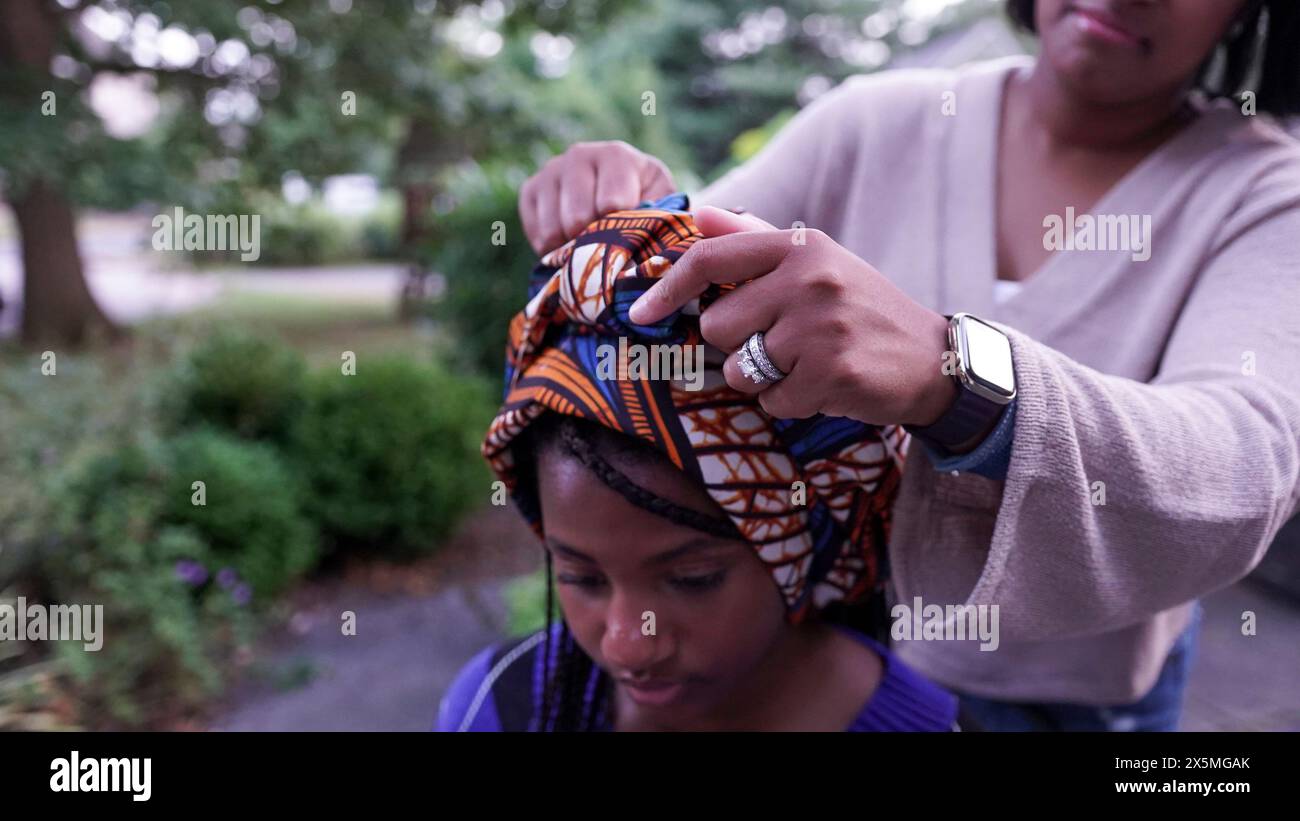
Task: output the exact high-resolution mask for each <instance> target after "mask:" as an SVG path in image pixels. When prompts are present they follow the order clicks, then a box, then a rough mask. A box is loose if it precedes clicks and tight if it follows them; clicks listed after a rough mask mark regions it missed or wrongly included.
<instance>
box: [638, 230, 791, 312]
mask: <svg viewBox="0 0 1300 821" xmlns="http://www.w3.org/2000/svg"><path fill="white" fill-rule="evenodd" d="M790 233H791V232H789V231H746V232H743V233H739V234H727V235H726V236H723V237H711V238H707V239H702V240H699V241H697V242H696V243H695V244H694V245H692V246H691V247H690V248H689V249H687V251H686V253H684V254H682V255H681V256H680V257H679V258H678V259H677V262H675V263H673V266H672V267H671V268H669V269H668V273H666V274H664V276H663V278H662V279H660V280H659V281H658V282H656V283H655V284H654V285H652V286H651V287H650V290H648V291H646V292H645V293H644V294H642V295H641V296H640V298H639V299H637V301H636V302H635V303H633V305H632V308H631V310H629V311H628V317H629V318H630V319H631V320H632V321H633V322H636V323H637V324H640V325H648V324H650V323H652V322H658V321H659V320H660V319H663V318H664V317H665V316H668V315H669V314H671V313H672V312H673V311H675V310H677V309H678V308H681V307H682V306H683V305H685V304H686V303H687V302H690V301H691V300H692V299H694V298H696V297H698V296H699V295H700V294H702V293H704V292H705V291H706V290H707V289H708V287H709V286H710V285H712V284H714V283H721V282H745V281H747V280H750V279H753V278H755V277H760V276H763V275H764V274H766V273H768V272H769V271H772V270H773V269H775V268H776V267H777V266H778V265H780V264H781V261H782V260H783V259H785V257H786V255H787V254H789V253H790V251H791V249H792V248H793V247H794V245H793V243H792V241H791V238H790V236H789V235H790Z"/></svg>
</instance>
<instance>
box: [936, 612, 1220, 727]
mask: <svg viewBox="0 0 1300 821" xmlns="http://www.w3.org/2000/svg"><path fill="white" fill-rule="evenodd" d="M1201 614H1202V607H1201V603H1200V602H1197V603H1196V605H1195V607H1193V608H1192V618H1191V621H1189V622H1188V624H1187V629H1185V630H1184V631H1183V633H1182V635H1181V636H1179V637H1178V639H1177V640H1176V641H1175V642H1174V646H1173V647H1172V648H1170V650H1169V656H1168V658H1166V659H1165V664H1164V667H1162V668H1161V670H1160V676H1159V677H1158V678H1157V679H1156V683H1155V685H1154V686H1153V687H1152V688H1151V690H1150V691H1149V692H1148V693H1147V694H1146V695H1145V696H1143V697H1142V698H1141V699H1139V700H1138V701H1135V702H1134V703H1132V704H1120V705H1113V706H1105V707H1096V706H1092V705H1086V704H1060V703H1049V702H1006V701H991V700H989V699H985V698H980V697H978V696H971V695H966V694H964V693H959V694H958V695H959V696H960V698H961V705H962V707H963V708H964V709H965V711H966V713H967V714H968V715H970V716H971V717H972V718H974V719H975V721H976V722H978V723H979V725H980V727H981V728H982V729H984V730H991V731H995V732H1024V731H1048V732H1053V731H1060V732H1080V731H1082V732H1138V731H1142V732H1173V731H1174V730H1177V729H1178V718H1179V715H1180V714H1181V713H1182V709H1183V692H1184V691H1185V690H1186V689H1187V679H1188V675H1189V674H1190V673H1191V669H1192V662H1193V660H1194V659H1195V656H1196V635H1197V633H1198V632H1199V630H1200V626H1201Z"/></svg>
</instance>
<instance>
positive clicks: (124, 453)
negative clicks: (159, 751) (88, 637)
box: [42, 435, 252, 727]
mask: <svg viewBox="0 0 1300 821" xmlns="http://www.w3.org/2000/svg"><path fill="white" fill-rule="evenodd" d="M240 446H243V445H242V444H241V445H240ZM172 470H173V468H172V464H171V459H170V458H169V455H168V453H167V447H166V446H165V445H164V444H163V443H161V442H159V441H158V440H156V439H154V438H153V437H151V436H148V435H141V436H139V437H137V438H136V439H134V440H130V441H127V442H125V443H122V444H119V445H117V446H115V447H113V448H111V449H110V450H108V451H106V452H101V453H99V454H97V455H94V456H86V457H84V458H81V459H78V460H76V461H74V462H73V463H72V464H70V465H69V466H68V468H67V469H66V471H65V472H63V473H62V474H61V475H60V476H59V478H58V479H57V480H56V482H55V486H56V489H57V500H58V501H57V503H56V507H57V514H56V525H55V528H54V533H55V535H56V537H57V548H56V549H53V550H51V551H50V552H49V553H47V555H46V556H45V557H44V568H43V574H42V575H43V577H44V579H45V583H44V584H45V588H46V589H45V590H44V591H43V592H44V593H45V594H46V598H48V599H49V600H51V601H54V602H58V603H64V604H92V605H93V604H100V605H103V617H104V620H103V625H102V639H103V645H102V647H101V649H100V650H98V651H95V652H90V651H87V650H86V649H85V648H84V647H83V645H82V644H81V643H77V642H56V643H54V652H55V654H56V657H57V658H59V659H60V660H61V661H62V662H63V665H64V669H65V670H67V671H68V672H70V673H71V676H72V678H73V680H74V681H75V683H76V685H77V687H76V700H77V706H78V710H79V712H80V714H81V720H82V722H83V723H86V724H89V725H91V726H114V725H117V726H128V727H132V726H142V725H144V724H146V722H150V721H152V722H154V723H155V724H156V723H157V722H159V721H160V720H161V719H163V718H164V717H171V716H176V715H177V714H180V713H185V712H188V711H191V710H194V709H196V708H198V707H199V706H200V705H201V704H203V703H204V701H205V700H206V699H208V698H210V697H211V696H212V695H214V694H215V693H217V692H218V691H219V690H220V687H221V685H222V684H223V682H224V680H225V678H226V676H225V674H224V670H226V669H227V668H228V663H229V659H230V657H231V655H232V653H233V651H234V650H235V648H236V647H237V646H239V645H241V644H245V643H247V641H248V640H249V637H250V635H251V631H252V619H251V616H250V615H249V614H248V613H247V612H246V610H245V608H244V607H243V604H244V600H243V599H242V598H241V597H240V596H239V594H238V589H237V586H236V585H229V586H223V585H221V584H219V583H217V582H216V579H215V570H216V568H218V567H219V566H220V565H219V564H218V561H217V559H216V557H215V556H214V555H213V554H212V552H211V551H210V549H209V547H208V544H207V542H205V541H204V539H203V537H202V535H201V533H200V531H199V530H198V529H197V528H194V527H187V526H184V525H178V524H175V523H170V522H168V521H167V507H168V498H167V488H168V487H169V486H170V485H171V479H172ZM195 567H201V568H212V569H213V573H212V574H210V575H212V578H210V579H208V578H205V579H203V580H202V581H200V580H199V579H197V577H196V576H195V575H194V573H193V572H192V568H195ZM182 569H187V570H190V572H188V573H181V572H180V571H181V570H182ZM205 575H209V574H208V573H207V571H206V570H205Z"/></svg>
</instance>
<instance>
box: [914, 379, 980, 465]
mask: <svg viewBox="0 0 1300 821" xmlns="http://www.w3.org/2000/svg"><path fill="white" fill-rule="evenodd" d="M1005 408H1006V405H999V404H997V403H996V402H990V401H989V400H987V399H985V398H984V397H982V396H980V395H979V394H977V393H975V392H973V391H969V390H967V389H966V388H965V387H963V386H962V385H961V384H960V383H958V385H957V399H956V401H954V402H953V403H952V404H951V405H949V406H948V410H946V411H944V413H943V415H942V416H940V417H939V418H938V420H937V421H935V422H934V423H933V424H930V425H925V426H914V425H904V426H903V427H904V429H905V430H906V431H907V432H908V433H911V434H912V435H913V436H916V437H918V438H921V439H924V440H925V441H927V442H929V443H930V444H933V445H938V446H939V447H941V448H943V449H945V450H952V449H954V448H957V447H960V446H961V445H964V444H966V443H967V442H969V441H971V440H972V439H974V438H975V437H977V436H979V435H980V434H981V433H983V432H984V431H986V430H988V429H989V428H991V427H992V426H993V423H994V421H996V420H997V418H998V417H999V416H1001V415H1002V411H1003V410H1004V409H1005Z"/></svg>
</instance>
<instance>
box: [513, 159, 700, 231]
mask: <svg viewBox="0 0 1300 821" xmlns="http://www.w3.org/2000/svg"><path fill="white" fill-rule="evenodd" d="M676 190H677V186H676V185H675V184H674V183H673V175H672V174H671V173H670V172H669V171H668V166H666V165H664V164H663V162H661V161H660V160H659V159H657V158H655V157H652V156H650V155H649V154H646V153H644V152H642V151H638V150H637V149H635V148H633V147H632V146H630V145H628V144H627V143H625V142H623V141H622V140H611V141H606V142H588V143H574V144H573V145H571V146H569V148H568V150H566V151H565V152H564V153H563V154H559V155H557V156H555V157H552V158H551V159H549V160H547V161H546V164H545V165H543V166H542V168H541V170H540V171H538V172H537V173H536V174H534V175H533V176H531V177H529V178H528V179H527V180H526V181H525V182H524V184H523V187H521V188H520V189H519V216H520V218H521V219H522V220H523V224H524V233H525V234H527V235H528V243H529V244H530V245H532V246H533V250H534V251H536V252H537V254H538V255H539V256H540V255H542V254H545V253H547V252H548V251H551V250H554V249H555V248H558V247H559V246H561V245H563V244H564V243H565V242H568V241H569V240H570V239H573V238H574V237H575V236H577V235H578V233H579V232H581V231H582V229H583V228H585V227H586V226H587V224H588V223H590V222H591V221H592V220H594V219H596V218H597V217H600V216H603V215H605V214H608V213H609V212H611V211H618V210H620V209H625V208H635V207H637V205H639V204H640V203H641V201H642V200H645V199H658V198H659V197H664V196H667V195H669V194H671V193H673V192H674V191H676Z"/></svg>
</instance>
